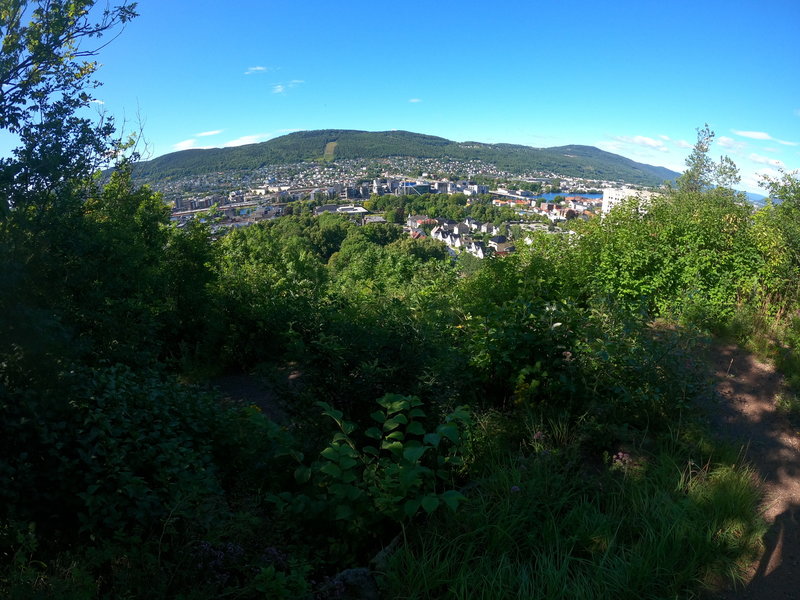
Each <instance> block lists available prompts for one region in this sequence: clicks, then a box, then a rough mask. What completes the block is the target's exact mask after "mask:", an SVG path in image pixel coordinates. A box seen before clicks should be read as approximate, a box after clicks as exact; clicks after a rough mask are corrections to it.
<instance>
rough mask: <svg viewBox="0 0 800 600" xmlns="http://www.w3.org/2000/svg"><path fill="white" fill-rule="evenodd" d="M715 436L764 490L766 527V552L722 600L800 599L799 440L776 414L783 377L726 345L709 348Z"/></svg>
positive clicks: (784, 419) (799, 437) (744, 352)
mask: <svg viewBox="0 0 800 600" xmlns="http://www.w3.org/2000/svg"><path fill="white" fill-rule="evenodd" d="M712 353H713V357H712V361H713V366H714V371H715V377H716V390H717V398H718V401H719V402H718V406H717V407H715V408H714V409H713V410H712V411H711V414H712V421H713V426H714V429H715V430H716V432H717V434H718V435H719V436H720V437H722V438H724V439H726V440H727V441H729V442H732V443H734V444H737V445H740V446H741V447H742V449H743V452H744V453H745V456H746V458H747V459H748V460H749V462H750V463H751V464H752V465H753V467H754V468H755V469H756V472H757V473H758V475H759V477H760V478H761V480H762V482H763V485H764V499H763V502H762V511H763V515H764V518H765V519H766V521H767V522H768V523H769V524H770V530H769V533H768V534H767V537H766V539H765V550H764V553H763V555H762V557H761V559H760V561H759V562H758V563H757V564H754V565H752V568H751V570H750V572H749V574H748V581H747V583H746V585H745V586H744V588H743V589H736V590H730V591H727V592H724V593H723V594H721V595H720V598H722V599H724V600H739V599H750V600H761V599H763V600H768V599H782V598H800V435H798V431H797V430H796V429H795V428H793V427H792V426H791V424H790V423H789V422H788V420H787V419H786V418H785V417H784V416H783V415H782V414H781V413H780V412H778V411H777V410H776V408H775V398H776V396H777V395H778V393H779V392H780V390H781V388H782V386H783V378H782V376H781V374H780V373H778V372H777V371H776V370H775V368H774V367H772V366H771V365H768V364H765V363H763V362H760V361H759V360H757V359H756V358H755V357H754V356H753V355H751V354H749V353H748V352H746V351H744V350H742V349H741V348H739V347H737V346H735V345H730V344H717V345H715V346H714V347H713V349H712Z"/></svg>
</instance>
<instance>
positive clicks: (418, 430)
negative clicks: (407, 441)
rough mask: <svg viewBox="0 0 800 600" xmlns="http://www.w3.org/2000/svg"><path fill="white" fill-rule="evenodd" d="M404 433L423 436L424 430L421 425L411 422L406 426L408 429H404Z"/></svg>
mask: <svg viewBox="0 0 800 600" xmlns="http://www.w3.org/2000/svg"><path fill="white" fill-rule="evenodd" d="M406 433H411V434H413V435H424V434H425V428H424V427H423V426H422V423H418V422H417V421H412V422H411V423H409V424H408V427H406Z"/></svg>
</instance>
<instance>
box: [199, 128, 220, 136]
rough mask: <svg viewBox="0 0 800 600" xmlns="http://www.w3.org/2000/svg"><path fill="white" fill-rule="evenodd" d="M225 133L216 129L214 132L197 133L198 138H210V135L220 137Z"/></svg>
mask: <svg viewBox="0 0 800 600" xmlns="http://www.w3.org/2000/svg"><path fill="white" fill-rule="evenodd" d="M223 131H225V130H224V129H214V130H213V131H203V132H202V133H195V135H196V136H197V137H208V136H209V135H219V134H220V133H222V132H223Z"/></svg>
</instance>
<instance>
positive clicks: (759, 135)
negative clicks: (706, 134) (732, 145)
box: [732, 129, 772, 140]
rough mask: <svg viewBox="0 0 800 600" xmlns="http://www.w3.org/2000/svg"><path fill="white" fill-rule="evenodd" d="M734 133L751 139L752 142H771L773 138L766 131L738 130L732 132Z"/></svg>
mask: <svg viewBox="0 0 800 600" xmlns="http://www.w3.org/2000/svg"><path fill="white" fill-rule="evenodd" d="M732 131H733V133H735V134H736V135H740V136H742V137H746V138H750V139H751V140H771V139H772V136H771V135H770V134H768V133H766V132H764V131H738V130H736V129H733V130H732Z"/></svg>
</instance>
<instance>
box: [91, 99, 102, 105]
mask: <svg viewBox="0 0 800 600" xmlns="http://www.w3.org/2000/svg"><path fill="white" fill-rule="evenodd" d="M89 102H91V103H92V104H105V102H103V101H102V100H97V99H94V100H89Z"/></svg>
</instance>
